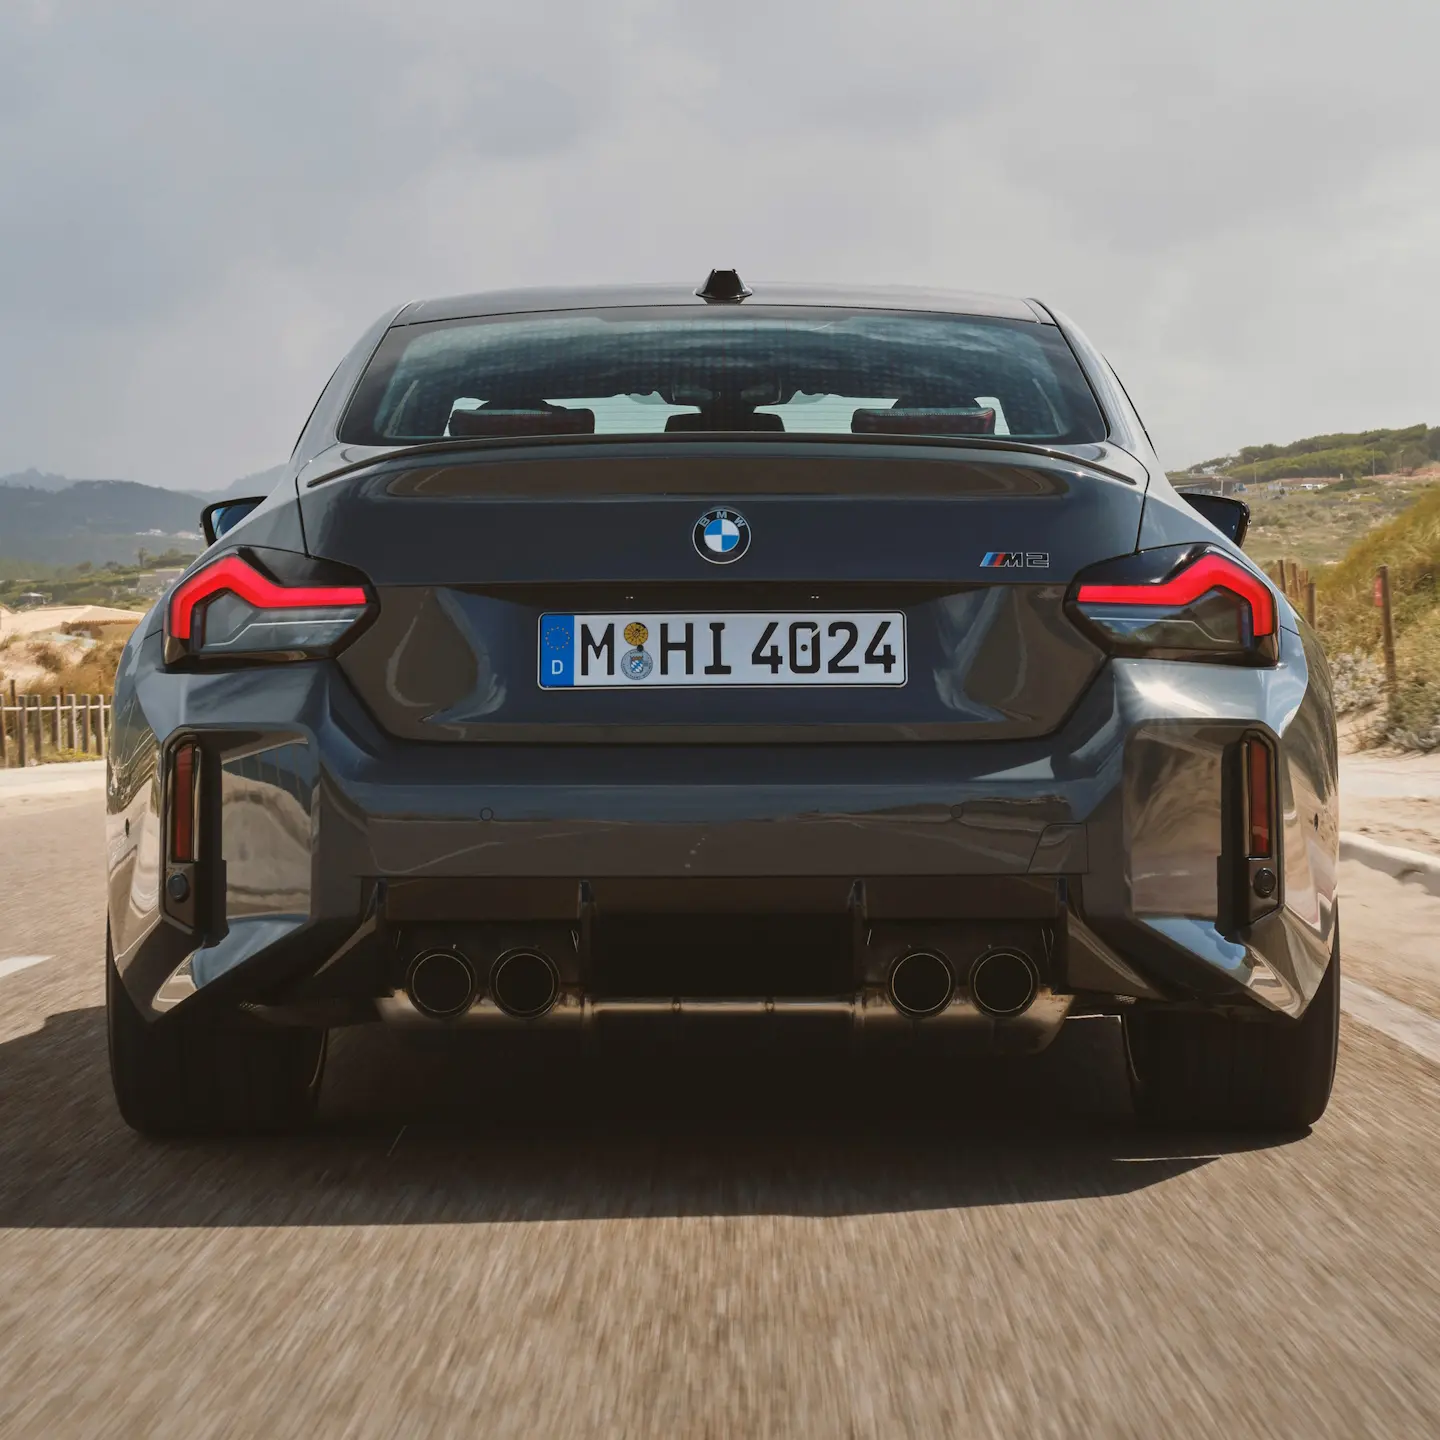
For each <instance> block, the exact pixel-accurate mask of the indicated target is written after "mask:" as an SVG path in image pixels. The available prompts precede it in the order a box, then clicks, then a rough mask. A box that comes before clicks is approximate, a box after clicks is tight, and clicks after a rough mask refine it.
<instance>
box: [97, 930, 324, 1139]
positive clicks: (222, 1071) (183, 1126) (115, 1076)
mask: <svg viewBox="0 0 1440 1440" xmlns="http://www.w3.org/2000/svg"><path fill="white" fill-rule="evenodd" d="M105 1013H106V1022H107V1025H106V1028H107V1031H108V1033H109V1041H110V1078H111V1081H112V1083H113V1084H114V1087H115V1099H116V1102H117V1103H118V1104H119V1106H120V1114H121V1116H122V1117H123V1118H124V1120H125V1123H126V1124H127V1125H129V1126H130V1127H131V1128H132V1129H134V1130H138V1131H140V1132H141V1133H142V1134H144V1135H255V1134H273V1133H276V1132H278V1131H284V1130H294V1129H297V1128H298V1127H300V1126H302V1125H304V1124H306V1123H307V1122H308V1121H309V1120H310V1119H311V1117H312V1116H313V1115H314V1113H315V1103H316V1101H317V1100H318V1098H319V1095H320V1078H321V1074H322V1072H323V1071H324V1068H325V1049H326V1044H325V1042H326V1032H325V1031H324V1030H310V1029H298V1028H281V1027H278V1026H270V1025H266V1024H265V1023H264V1022H263V1021H255V1020H251V1021H249V1022H248V1023H247V1022H246V1019H245V1017H243V1016H236V1017H234V1018H233V1019H226V1020H224V1021H218V1020H211V1021H207V1022H206V1023H203V1024H201V1023H196V1022H190V1023H188V1024H187V1023H185V1022H184V1021H183V1020H181V1019H180V1018H179V1017H178V1016H177V1017H176V1018H175V1019H174V1020H168V1021H164V1022H156V1023H151V1022H150V1021H147V1020H146V1019H145V1018H144V1017H143V1016H142V1015H141V1014H140V1012H139V1010H138V1009H137V1008H136V1006H135V1002H134V1001H133V1000H132V999H131V998H130V994H129V992H128V991H127V990H126V989H125V986H124V983H123V982H122V981H121V979H120V976H119V975H118V974H117V973H116V970H115V959H114V954H113V952H112V950H111V946H110V936H109V934H108V931H107V934H106V936H105Z"/></svg>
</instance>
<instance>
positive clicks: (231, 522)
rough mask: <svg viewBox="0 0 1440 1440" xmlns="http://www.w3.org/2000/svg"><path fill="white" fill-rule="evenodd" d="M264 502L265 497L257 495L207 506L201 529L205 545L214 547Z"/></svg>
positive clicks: (201, 517) (218, 501) (203, 514)
mask: <svg viewBox="0 0 1440 1440" xmlns="http://www.w3.org/2000/svg"><path fill="white" fill-rule="evenodd" d="M264 501H265V497H264V496H263V495H257V496H251V497H249V498H248V499H245V500H217V501H216V502H215V504H213V505H207V506H206V507H205V508H204V509H203V510H202V511H201V512H200V528H201V529H202V530H203V531H204V532H205V543H206V544H207V545H213V544H214V543H215V542H216V541H217V540H218V539H219V538H220V537H221V536H222V535H224V534H225V533H226V532H227V531H230V530H233V529H234V528H235V527H236V526H237V525H238V524H239V523H240V522H241V521H242V520H243V519H244V518H245V517H246V516H247V515H248V514H249V513H250V512H251V511H252V510H253V509H254V508H255V507H256V506H257V505H261V504H263V503H264Z"/></svg>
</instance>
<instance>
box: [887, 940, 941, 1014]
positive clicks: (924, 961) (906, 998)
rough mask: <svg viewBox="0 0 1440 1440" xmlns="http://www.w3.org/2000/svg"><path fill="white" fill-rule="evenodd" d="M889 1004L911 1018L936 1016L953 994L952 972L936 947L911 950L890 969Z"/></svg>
mask: <svg viewBox="0 0 1440 1440" xmlns="http://www.w3.org/2000/svg"><path fill="white" fill-rule="evenodd" d="M889 991H890V1003H891V1004H892V1005H893V1006H894V1007H895V1008H896V1009H897V1010H898V1011H899V1012H900V1013H901V1014H902V1015H908V1016H909V1017H910V1018H911V1019H913V1020H918V1019H921V1018H923V1017H924V1016H926V1015H938V1014H939V1013H940V1012H941V1011H942V1010H943V1009H944V1008H945V1007H946V1006H947V1005H948V1004H949V1003H950V1001H951V999H952V997H953V996H954V994H955V972H954V971H953V970H951V968H950V962H949V961H948V960H947V959H946V958H945V957H944V956H943V955H941V954H940V953H939V952H938V951H936V950H912V951H911V952H910V953H909V954H908V955H902V956H901V957H900V958H899V959H898V960H897V961H896V962H895V964H894V965H893V966H892V967H891V969H890V984H889Z"/></svg>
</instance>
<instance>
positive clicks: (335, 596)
mask: <svg viewBox="0 0 1440 1440" xmlns="http://www.w3.org/2000/svg"><path fill="white" fill-rule="evenodd" d="M225 591H229V592H230V593H231V594H233V595H238V596H239V597H240V598H241V599H242V600H245V601H248V602H249V603H250V604H251V605H254V606H255V607H256V608H257V609H260V610H299V609H303V608H306V607H309V606H321V607H324V606H336V605H366V604H368V603H369V599H368V597H367V596H366V594H365V591H364V589H363V588H362V587H361V586H359V585H277V584H276V583H275V582H274V581H273V580H269V579H267V578H266V577H265V576H264V575H262V574H261V573H260V572H259V571H258V570H256V569H255V567H254V566H253V565H247V564H246V563H245V562H244V561H243V560H242V559H241V558H240V557H239V556H238V555H227V556H225V557H224V559H222V560H217V561H216V562H215V563H214V564H213V565H207V566H206V567H205V569H203V570H197V571H196V572H195V574H193V575H192V576H191V577H190V578H189V579H188V580H186V581H184V582H183V583H182V584H180V585H178V586H177V587H176V589H175V593H174V594H173V595H172V596H171V597H170V634H171V635H172V636H173V637H174V638H175V639H176V640H188V639H189V638H190V626H191V621H192V619H193V617H194V614H195V607H196V606H197V605H198V604H199V603H200V602H201V601H202V600H209V599H210V598H211V596H214V595H219V594H222V593H223V592H225Z"/></svg>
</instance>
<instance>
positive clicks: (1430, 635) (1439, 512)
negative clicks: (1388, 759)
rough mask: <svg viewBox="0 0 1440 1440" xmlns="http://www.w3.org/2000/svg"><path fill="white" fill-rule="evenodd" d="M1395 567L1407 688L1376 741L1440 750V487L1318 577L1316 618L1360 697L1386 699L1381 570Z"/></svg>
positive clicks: (1398, 643)
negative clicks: (1378, 598)
mask: <svg viewBox="0 0 1440 1440" xmlns="http://www.w3.org/2000/svg"><path fill="white" fill-rule="evenodd" d="M1382 564H1383V565H1388V566H1389V567H1390V594H1391V605H1392V612H1393V616H1394V627H1395V659H1396V668H1397V671H1398V674H1399V687H1398V689H1397V691H1396V693H1395V695H1394V696H1393V697H1391V698H1390V700H1389V702H1388V704H1386V705H1385V706H1384V708H1383V709H1382V711H1381V714H1380V718H1379V720H1378V723H1377V726H1376V735H1375V738H1377V739H1383V740H1388V741H1390V742H1392V743H1396V744H1399V745H1403V746H1405V747H1406V748H1410V749H1422V750H1430V749H1434V748H1436V747H1437V746H1440V488H1432V489H1429V490H1426V491H1425V492H1424V493H1422V494H1420V495H1419V496H1418V497H1417V498H1416V500H1415V503H1414V504H1413V505H1411V506H1410V507H1409V508H1408V509H1406V510H1405V511H1404V512H1403V513H1401V514H1400V515H1397V516H1396V517H1395V518H1394V519H1392V520H1390V521H1389V522H1388V523H1387V524H1384V525H1381V526H1378V527H1376V528H1375V529H1373V530H1371V531H1370V532H1369V533H1368V534H1366V535H1365V536H1364V537H1363V538H1361V539H1360V540H1358V541H1356V543H1355V544H1354V545H1353V546H1351V548H1350V550H1349V552H1348V553H1347V554H1346V556H1345V558H1344V559H1343V560H1342V561H1341V562H1340V563H1339V564H1337V565H1333V566H1330V567H1329V568H1327V569H1325V570H1322V571H1321V572H1320V573H1319V575H1318V576H1317V579H1316V620H1317V623H1318V626H1319V629H1320V633H1321V635H1322V637H1323V638H1324V640H1325V648H1326V651H1327V653H1328V654H1329V655H1330V656H1331V659H1332V663H1333V664H1334V666H1335V669H1336V671H1337V676H1338V677H1339V678H1340V679H1341V680H1342V681H1343V683H1344V686H1345V687H1347V688H1349V689H1352V690H1354V692H1355V695H1354V698H1355V699H1356V700H1357V701H1363V700H1364V699H1366V698H1374V699H1378V698H1379V691H1378V687H1379V684H1380V680H1381V677H1382V672H1381V670H1380V661H1379V654H1380V611H1379V610H1378V609H1377V608H1376V607H1375V603H1374V584H1375V572H1376V569H1377V568H1378V567H1379V566H1380V565H1382Z"/></svg>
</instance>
